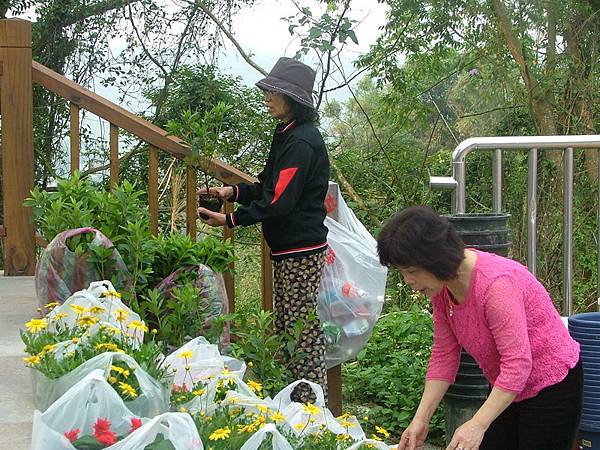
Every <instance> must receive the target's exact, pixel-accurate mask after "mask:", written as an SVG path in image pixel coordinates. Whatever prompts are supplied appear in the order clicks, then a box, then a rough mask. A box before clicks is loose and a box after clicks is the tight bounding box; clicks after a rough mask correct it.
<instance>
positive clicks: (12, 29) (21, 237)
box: [0, 19, 35, 276]
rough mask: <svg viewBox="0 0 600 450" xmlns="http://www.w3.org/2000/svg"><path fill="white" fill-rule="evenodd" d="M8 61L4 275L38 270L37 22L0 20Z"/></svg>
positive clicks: (1, 49)
mask: <svg viewBox="0 0 600 450" xmlns="http://www.w3.org/2000/svg"><path fill="white" fill-rule="evenodd" d="M0 59H2V62H3V74H2V79H1V83H2V88H1V89H2V96H1V98H0V103H1V109H2V113H3V114H2V170H3V177H2V184H3V198H4V228H5V232H6V237H5V239H4V275H9V276H12V275H33V274H34V271H35V230H34V226H33V224H32V223H31V208H24V207H23V200H25V199H26V198H27V197H29V196H30V192H31V190H32V189H33V170H34V166H33V164H34V163H33V99H32V97H33V90H32V84H31V83H32V80H31V23H29V22H27V21H24V20H19V19H8V20H0Z"/></svg>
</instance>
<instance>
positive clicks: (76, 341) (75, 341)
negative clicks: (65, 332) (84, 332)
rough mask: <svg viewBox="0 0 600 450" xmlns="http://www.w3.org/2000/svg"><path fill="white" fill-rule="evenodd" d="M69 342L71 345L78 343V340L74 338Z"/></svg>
mask: <svg viewBox="0 0 600 450" xmlns="http://www.w3.org/2000/svg"><path fill="white" fill-rule="evenodd" d="M71 342H72V343H73V344H77V343H78V342H79V338H78V337H74V338H73V339H71Z"/></svg>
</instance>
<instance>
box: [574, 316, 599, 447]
mask: <svg viewBox="0 0 600 450" xmlns="http://www.w3.org/2000/svg"><path fill="white" fill-rule="evenodd" d="M569 333H571V336H572V337H573V339H575V340H576V341H577V342H579V345H580V347H581V362H582V364H583V409H582V412H581V421H580V422H579V430H580V431H579V448H581V449H591V450H600V313H597V312H592V313H582V314H575V315H573V316H571V317H569Z"/></svg>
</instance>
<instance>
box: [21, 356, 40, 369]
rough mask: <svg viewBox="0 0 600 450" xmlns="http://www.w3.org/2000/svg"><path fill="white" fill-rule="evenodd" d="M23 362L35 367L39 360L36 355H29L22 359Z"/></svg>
mask: <svg viewBox="0 0 600 450" xmlns="http://www.w3.org/2000/svg"><path fill="white" fill-rule="evenodd" d="M23 361H25V362H26V363H27V364H31V365H32V366H35V365H36V364H39V363H40V361H41V358H40V357H39V356H38V355H31V356H28V357H27V358H23Z"/></svg>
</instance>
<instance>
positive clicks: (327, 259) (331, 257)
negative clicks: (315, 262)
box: [325, 247, 335, 266]
mask: <svg viewBox="0 0 600 450" xmlns="http://www.w3.org/2000/svg"><path fill="white" fill-rule="evenodd" d="M334 262H335V252H334V251H333V249H332V248H331V247H329V248H328V249H327V256H325V264H327V265H329V266H330V265H332V264H333V263H334Z"/></svg>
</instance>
